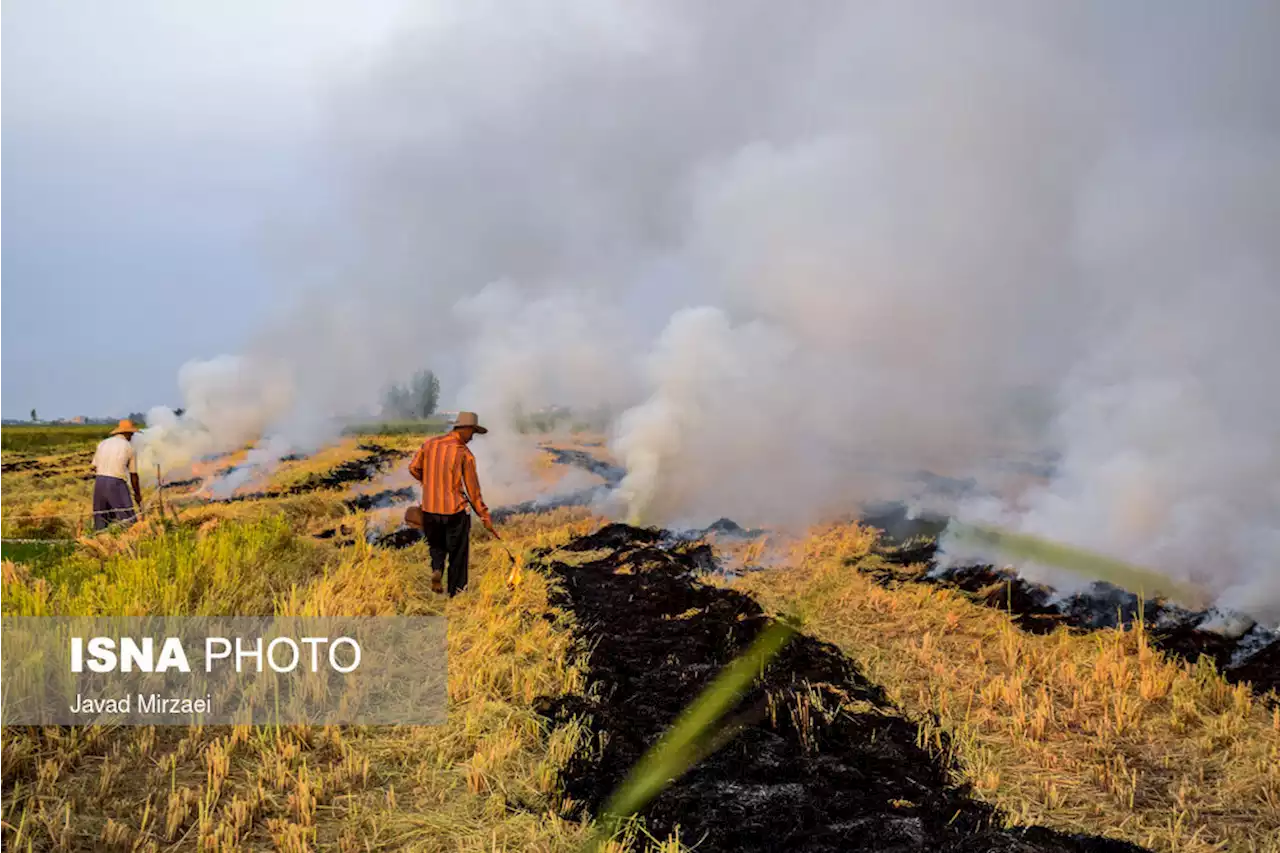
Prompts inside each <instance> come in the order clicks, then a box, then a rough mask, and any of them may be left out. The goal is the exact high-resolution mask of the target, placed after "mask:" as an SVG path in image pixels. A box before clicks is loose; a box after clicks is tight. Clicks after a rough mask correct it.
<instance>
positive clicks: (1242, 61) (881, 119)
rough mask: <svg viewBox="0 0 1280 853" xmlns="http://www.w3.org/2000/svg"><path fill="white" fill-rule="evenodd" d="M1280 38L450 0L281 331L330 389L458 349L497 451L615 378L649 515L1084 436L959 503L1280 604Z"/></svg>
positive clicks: (844, 7) (697, 519)
mask: <svg viewBox="0 0 1280 853" xmlns="http://www.w3.org/2000/svg"><path fill="white" fill-rule="evenodd" d="M1277 43H1280V8H1277V7H1276V6H1275V5H1274V4H1267V3H1261V2H1259V3H1243V2H1242V3H1232V4H1218V5H1213V6H1210V5H1208V4H1192V3H1166V4H1160V5H1159V7H1153V6H1152V5H1150V4H1146V3H1116V2H1096V3H1079V4H1061V3H1025V2H1017V3H1014V2H1008V3H998V2H996V3H970V4H964V5H963V6H959V5H957V4H950V3H936V4H928V5H927V7H926V5H925V4H893V3H862V4H849V3H843V2H840V3H836V2H830V3H811V4H804V5H803V6H801V7H796V6H794V5H787V4H777V3H765V2H744V3H733V4H723V3H721V4H711V3H700V4H699V3H683V2H682V3H675V2H671V3H648V4H643V5H641V4H631V5H627V6H623V5H617V6H606V5H603V4H599V3H587V2H580V3H574V2H570V3H560V4H556V5H554V6H547V5H542V4H513V3H500V4H496V3H495V4H490V3H478V2H466V3H453V4H444V5H437V6H433V7H432V11H431V14H430V16H429V17H424V18H423V19H422V20H408V21H406V23H405V25H404V26H403V27H402V28H401V29H400V30H399V31H398V34H397V35H396V37H395V38H394V39H393V40H392V42H391V43H390V45H389V46H388V48H387V49H386V51H385V53H384V54H383V55H382V56H381V58H380V59H379V61H378V62H377V63H376V64H375V65H374V67H373V68H372V70H371V72H370V73H369V74H368V75H367V76H366V77H361V78H353V79H351V80H350V81H349V84H348V85H347V86H345V87H344V89H343V90H342V91H341V92H340V93H339V95H338V96H337V98H336V101H337V106H336V108H335V111H334V114H333V116H332V142H333V168H334V170H335V174H337V175H339V177H338V192H339V194H340V196H341V198H342V200H343V207H342V209H343V210H344V211H345V214H344V215H342V216H340V217H339V218H338V220H337V221H335V222H333V223H331V228H332V230H331V231H330V230H322V232H321V233H319V234H317V236H316V239H315V241H314V250H313V252H312V253H311V254H310V256H309V257H307V258H306V259H305V266H306V268H307V269H308V270H311V271H313V270H315V269H316V268H317V267H319V266H327V267H331V268H332V269H333V274H332V277H331V278H330V279H329V280H328V281H324V282H319V283H317V284H315V285H314V286H311V287H308V288H307V289H306V290H305V291H304V294H303V296H304V298H303V299H302V301H301V303H300V304H299V307H298V309H297V310H296V311H295V312H292V314H291V315H290V316H289V317H288V319H287V321H286V322H284V323H283V324H276V325H272V326H271V327H270V328H268V329H265V330H264V334H263V337H262V340H261V343H260V344H259V345H258V346H257V348H256V349H255V351H254V352H253V353H251V357H252V358H264V359H268V360H271V361H275V360H279V361H282V362H283V363H286V364H289V365H292V366H293V369H294V374H295V385H296V387H295V388H294V390H293V394H294V397H295V399H296V400H297V403H298V406H299V407H301V408H300V409H298V411H307V412H313V413H316V414H317V416H319V415H328V414H331V413H333V412H337V411H348V410H351V409H352V408H357V407H360V406H364V405H368V404H369V403H370V402H371V401H372V400H373V399H376V395H377V393H378V391H379V390H380V388H381V387H382V385H383V384H385V382H386V381H387V380H389V379H391V378H395V377H396V376H400V375H404V374H405V373H407V372H410V371H411V370H412V369H415V368H416V367H418V366H421V365H430V366H432V367H434V368H435V369H437V370H438V371H439V372H441V374H442V375H443V377H444V378H445V384H446V387H447V388H460V389H462V390H461V391H460V392H459V393H458V394H457V395H456V397H455V398H454V400H453V402H454V403H455V404H456V405H458V406H461V407H464V408H476V409H478V410H480V411H481V412H482V414H483V415H485V416H486V418H487V419H488V420H490V421H491V424H490V425H491V426H493V427H495V431H494V434H493V435H491V436H490V437H489V439H490V440H489V441H487V442H477V443H476V449H477V452H478V453H479V454H480V455H481V457H482V463H481V464H482V470H484V467H483V466H485V465H486V464H487V465H489V470H491V471H493V472H494V473H493V476H494V477H496V478H499V479H502V478H505V477H507V476H508V472H509V470H514V467H515V466H514V465H508V463H510V462H513V461H514V460H516V459H518V458H519V454H520V447H521V446H523V445H522V443H521V441H520V440H519V439H518V438H517V437H515V436H513V435H512V433H511V430H510V421H511V415H512V413H513V412H516V411H518V410H519V409H520V408H524V409H529V408H534V407H536V406H538V405H543V404H549V403H560V404H568V405H574V406H580V407H585V406H592V407H603V408H606V409H608V410H609V411H612V412H614V413H616V417H615V420H614V430H613V437H612V442H613V446H614V449H615V450H616V452H617V453H618V455H619V457H620V459H621V460H622V461H623V462H624V463H625V464H626V467H627V469H628V472H629V474H628V477H627V479H626V480H625V481H624V483H623V486H622V488H621V489H620V491H619V493H618V499H619V501H620V504H619V506H618V512H620V513H625V514H626V515H629V516H632V517H638V518H642V519H644V520H646V521H653V522H664V523H690V524H699V523H705V522H707V521H710V520H711V519H713V518H715V517H717V516H720V515H730V516H732V517H734V518H736V519H737V520H738V521H740V522H741V523H743V524H747V525H759V524H774V525H777V524H802V523H805V522H808V521H813V520H816V519H818V518H821V517H822V516H824V515H829V514H832V513H839V512H848V511H850V510H852V509H853V508H855V507H856V502H857V501H860V500H864V499H868V498H872V497H886V496H892V495H894V494H895V493H896V494H901V491H902V487H903V483H902V476H903V475H904V474H907V473H910V472H913V471H915V470H918V469H920V468H929V469H932V470H936V471H940V472H943V473H947V474H951V475H955V476H966V475H969V474H974V475H975V476H978V477H979V478H980V480H983V482H987V479H986V478H988V477H989V475H990V472H991V471H992V462H993V460H998V459H1000V458H1008V457H1011V456H1019V457H1021V456H1025V455H1026V454H1028V453H1030V452H1032V451H1054V452H1056V453H1058V454H1059V455H1060V462H1059V463H1058V466H1057V469H1056V472H1055V473H1054V475H1053V476H1052V478H1051V479H1050V480H1049V481H1047V482H1044V481H1041V482H1033V483H1031V484H1029V485H1027V484H1024V485H1023V487H1022V488H1021V489H1020V490H1018V491H1017V492H1011V491H1009V490H1007V489H1005V490H1004V491H1002V493H1000V494H997V495H994V496H991V495H988V496H986V497H975V498H973V499H971V500H968V501H966V502H964V503H962V504H960V505H959V506H956V507H952V508H953V509H955V510H956V511H957V512H958V513H959V514H960V515H961V516H962V517H968V518H973V519H977V520H987V521H991V520H994V521H998V522H999V523H1002V524H1004V525H1007V526H1009V527H1012V528H1015V529H1020V530H1025V531H1029V532H1034V533H1039V534H1045V535H1049V536H1052V537H1055V538H1059V539H1063V540H1065V541H1069V542H1073V543H1075V544H1078V545H1082V546H1086V547H1092V548H1096V549H1099V550H1102V551H1105V552H1107V553H1111V554H1115V555H1117V556H1120V557H1125V558H1129V559H1132V560H1135V561H1139V562H1141V563H1143V564H1145V565H1148V566H1151V567H1153V568H1156V569H1159V570H1161V571H1165V572H1167V573H1169V574H1170V575H1173V576H1176V577H1179V578H1188V579H1193V580H1196V581H1198V582H1200V583H1204V584H1206V585H1208V586H1209V587H1211V588H1212V589H1214V590H1215V591H1218V592H1220V593H1222V594H1223V596H1224V598H1225V600H1226V601H1227V603H1230V604H1234V605H1237V606H1247V607H1248V608H1250V609H1252V610H1253V611H1254V612H1259V613H1264V614H1267V615H1269V616H1272V617H1275V618H1280V588H1278V587H1280V582H1278V581H1277V566H1276V555H1277V554H1278V553H1280V455H1278V454H1280V451H1278V450H1277V448H1280V433H1278V429H1280V427H1278V426H1277V425H1280V393H1278V392H1280V380H1278V379H1277V378H1276V373H1277V369H1278V368H1280V335H1277V334H1276V326H1277V322H1278V321H1280V295H1278V293H1280V86H1277V85H1276V84H1277V81H1280V52H1277V51H1275V50H1274V45H1275V44H1277ZM317 258H323V259H324V260H325V261H326V263H324V264H319V263H317ZM299 262H300V263H303V260H302V259H300V261H299ZM302 420H304V421H305V420H307V419H306V418H303V419H302ZM504 433H505V435H504ZM1002 488H1003V487H1002Z"/></svg>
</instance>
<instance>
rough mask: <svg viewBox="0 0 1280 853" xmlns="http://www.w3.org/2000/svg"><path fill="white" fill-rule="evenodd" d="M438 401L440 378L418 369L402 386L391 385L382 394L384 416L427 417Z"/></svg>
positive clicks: (430, 372)
mask: <svg viewBox="0 0 1280 853" xmlns="http://www.w3.org/2000/svg"><path fill="white" fill-rule="evenodd" d="M439 402H440V379H439V378H438V377H437V376H436V375H435V373H433V372H432V371H430V370H420V371H418V372H417V373H415V374H414V375H413V378H412V379H410V380H409V381H408V383H406V384H405V385H404V386H400V385H392V386H390V387H389V388H387V390H386V391H385V392H384V393H383V395H382V416H383V417H384V418H413V419H422V418H429V417H431V416H432V415H434V414H435V412H436V406H437V405H438V404H439Z"/></svg>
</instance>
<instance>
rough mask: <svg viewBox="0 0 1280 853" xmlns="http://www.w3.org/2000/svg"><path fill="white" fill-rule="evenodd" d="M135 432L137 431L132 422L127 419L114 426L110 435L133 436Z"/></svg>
mask: <svg viewBox="0 0 1280 853" xmlns="http://www.w3.org/2000/svg"><path fill="white" fill-rule="evenodd" d="M137 431H138V428H137V427H136V426H134V425H133V421H131V420H129V419H128V418H125V419H124V420H122V421H121V422H120V423H119V424H117V425H116V428H115V429H113V430H112V431H111V435H123V434H124V433H126V432H127V433H129V434H133V433H135V432H137Z"/></svg>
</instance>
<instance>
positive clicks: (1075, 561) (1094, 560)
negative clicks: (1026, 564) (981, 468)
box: [952, 522, 1208, 609]
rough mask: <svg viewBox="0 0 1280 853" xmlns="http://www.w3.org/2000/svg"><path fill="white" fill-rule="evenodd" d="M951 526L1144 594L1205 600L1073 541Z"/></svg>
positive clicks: (1012, 552)
mask: <svg viewBox="0 0 1280 853" xmlns="http://www.w3.org/2000/svg"><path fill="white" fill-rule="evenodd" d="M952 529H953V530H955V531H957V532H958V533H959V534H960V536H961V537H963V538H965V539H968V540H970V541H974V542H980V543H982V544H984V545H989V546H992V547H994V548H997V549H999V550H1000V551H1002V552H1003V553H1005V554H1008V555H1009V556H1010V557H1014V558H1017V559H1020V560H1029V561H1032V562H1036V563H1043V564H1045V565H1050V566H1056V567H1058V568H1061V569H1066V570H1068V571H1071V572H1075V573H1076V574H1079V575H1083V576H1085V577H1088V578H1090V579H1092V580H1103V581H1107V582H1108V583H1112V584H1115V585H1116V586H1118V587H1122V588H1124V589H1127V590H1129V591H1130V592H1134V593H1137V594H1140V595H1142V596H1143V597H1146V598H1167V599H1170V600H1172V601H1176V602H1179V603H1181V604H1183V605H1185V606H1188V607H1192V608H1196V609H1199V608H1203V607H1205V606H1206V605H1207V604H1208V601H1207V596H1206V595H1205V593H1204V591H1203V590H1201V589H1199V588H1198V587H1196V586H1194V585H1192V584H1188V583H1181V582H1179V581H1175V580H1172V579H1170V578H1167V577H1165V576H1164V575H1161V574H1159V573H1157V572H1154V571H1151V570H1150V569H1144V568H1142V567H1141V566H1135V565H1133V564H1132V563H1126V562H1124V561H1123V560H1117V559H1115V558H1113V557H1107V556H1104V555H1102V554H1095V553H1094V552H1092V551H1086V550H1085V549H1083V548H1077V547H1075V546H1074V545H1064V544H1062V543H1061V542H1053V541H1050V540H1048V539H1041V538H1040V537H1038V536H1031V535H1029V534H1026V533H1009V532H1007V531H1004V530H997V529H996V528H993V527H979V526H977V525H968V524H960V523H958V522H952Z"/></svg>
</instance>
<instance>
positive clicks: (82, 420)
mask: <svg viewBox="0 0 1280 853" xmlns="http://www.w3.org/2000/svg"><path fill="white" fill-rule="evenodd" d="M88 422H89V419H88V418H86V417H85V416H84V415H76V416H75V417H74V418H72V419H71V423H73V424H87V423H88Z"/></svg>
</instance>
